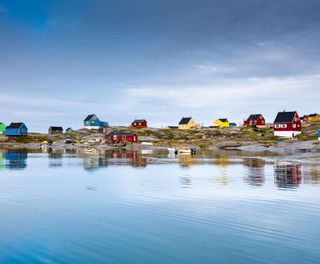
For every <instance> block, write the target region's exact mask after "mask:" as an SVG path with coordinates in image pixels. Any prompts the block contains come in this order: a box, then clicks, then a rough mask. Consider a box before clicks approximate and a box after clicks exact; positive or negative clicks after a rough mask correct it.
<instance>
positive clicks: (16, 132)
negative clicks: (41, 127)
mask: <svg viewBox="0 0 320 264" xmlns="http://www.w3.org/2000/svg"><path fill="white" fill-rule="evenodd" d="M4 134H5V135H6V136H26V135H28V128H27V126H26V125H25V124H24V123H22V122H19V123H11V124H10V125H9V126H7V127H6V130H5V131H4Z"/></svg>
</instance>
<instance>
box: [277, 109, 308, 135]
mask: <svg viewBox="0 0 320 264" xmlns="http://www.w3.org/2000/svg"><path fill="white" fill-rule="evenodd" d="M301 130H302V126H301V120H300V117H299V115H298V113H297V112H296V111H293V112H285V111H284V112H279V113H278V115H277V117H276V119H275V120H274V122H273V131H274V135H275V136H279V137H289V138H291V137H294V136H296V135H299V134H301Z"/></svg>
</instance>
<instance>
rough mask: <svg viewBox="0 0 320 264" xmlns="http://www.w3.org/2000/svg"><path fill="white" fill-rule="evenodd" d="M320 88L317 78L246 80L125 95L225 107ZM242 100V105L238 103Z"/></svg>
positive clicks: (131, 91)
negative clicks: (227, 104) (229, 104)
mask: <svg viewBox="0 0 320 264" xmlns="http://www.w3.org/2000/svg"><path fill="white" fill-rule="evenodd" d="M318 87H320V75H314V76H301V77H296V78H248V79H239V80H232V81H220V83H213V84H212V85H202V86H180V85H178V86H170V85H168V86H152V85H151V86H142V87H135V88H129V89H127V90H126V91H125V94H126V95H127V96H128V97H130V98H131V100H136V101H147V100H160V101H162V102H164V103H168V104H173V105H176V106H181V107H186V108H203V107H209V106H213V105H214V106H223V105H225V104H226V103H234V102H236V101H238V102H239V103H240V104H241V103H244V102H246V101H250V100H254V99H257V98H265V97H278V98H279V97H280V98H283V99H284V100H285V99H288V100H289V99H290V98H292V96H299V95H303V94H305V93H306V92H307V91H310V92H312V93H315V92H316V91H318ZM241 99H243V101H239V100H241Z"/></svg>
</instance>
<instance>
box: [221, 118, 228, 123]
mask: <svg viewBox="0 0 320 264" xmlns="http://www.w3.org/2000/svg"><path fill="white" fill-rule="evenodd" d="M219 120H220V121H221V122H228V119H227V118H219Z"/></svg>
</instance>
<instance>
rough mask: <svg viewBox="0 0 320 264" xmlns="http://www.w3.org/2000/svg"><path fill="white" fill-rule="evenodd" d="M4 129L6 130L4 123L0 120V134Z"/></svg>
mask: <svg viewBox="0 0 320 264" xmlns="http://www.w3.org/2000/svg"><path fill="white" fill-rule="evenodd" d="M5 130H6V125H5V124H4V123H2V122H0V134H3V133H4V131H5Z"/></svg>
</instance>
